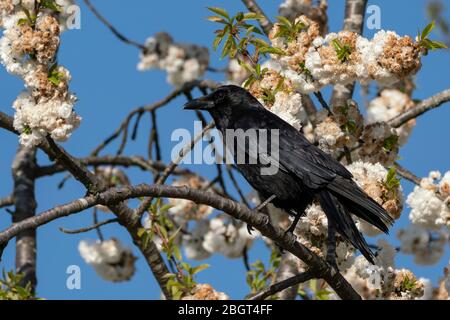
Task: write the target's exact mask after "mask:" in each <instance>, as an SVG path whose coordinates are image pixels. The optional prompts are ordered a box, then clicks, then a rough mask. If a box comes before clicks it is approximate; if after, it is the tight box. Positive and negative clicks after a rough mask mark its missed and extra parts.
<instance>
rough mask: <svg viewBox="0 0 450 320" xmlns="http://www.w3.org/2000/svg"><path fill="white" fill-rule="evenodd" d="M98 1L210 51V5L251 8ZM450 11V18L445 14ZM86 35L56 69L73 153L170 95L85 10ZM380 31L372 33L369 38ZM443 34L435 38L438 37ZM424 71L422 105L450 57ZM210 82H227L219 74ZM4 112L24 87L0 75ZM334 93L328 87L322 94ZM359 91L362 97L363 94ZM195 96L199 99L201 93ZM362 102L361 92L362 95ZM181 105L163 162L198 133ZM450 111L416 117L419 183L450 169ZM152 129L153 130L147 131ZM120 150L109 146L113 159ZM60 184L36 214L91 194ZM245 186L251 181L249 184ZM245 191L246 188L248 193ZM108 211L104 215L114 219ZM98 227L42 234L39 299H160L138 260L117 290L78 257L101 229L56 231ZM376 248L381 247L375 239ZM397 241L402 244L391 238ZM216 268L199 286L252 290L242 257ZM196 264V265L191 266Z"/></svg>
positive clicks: (391, 8)
mask: <svg viewBox="0 0 450 320" xmlns="http://www.w3.org/2000/svg"><path fill="white" fill-rule="evenodd" d="M92 2H93V4H94V5H95V6H97V8H98V9H99V10H100V11H101V12H102V13H103V14H104V15H105V16H106V17H107V18H108V19H109V20H110V21H111V22H112V23H113V24H114V25H115V26H116V27H117V28H118V29H119V30H121V31H122V32H123V33H124V34H126V35H127V36H129V37H130V38H132V39H135V40H137V41H139V42H142V43H143V42H144V41H145V39H146V38H147V37H149V36H151V35H153V34H154V33H156V32H158V31H167V32H169V33H170V34H172V36H173V37H174V38H175V40H176V41H178V42H190V43H197V44H201V45H204V46H207V47H209V48H211V45H210V44H211V43H212V40H213V38H214V34H213V31H214V30H215V26H214V25H213V24H212V23H210V22H208V21H206V20H205V16H207V15H208V12H207V10H206V9H205V7H206V6H220V7H224V8H226V9H227V10H229V11H230V12H237V11H239V10H244V9H245V8H244V7H243V6H242V4H241V2H240V1H237V0H236V1H224V0H215V1H204V0H197V1H181V0H177V1H136V0H130V1H126V5H124V3H125V2H124V1H118V0H115V1H111V0H110V1H100V0H92ZM279 2H280V1H272V0H271V1H268V0H265V1H264V0H260V5H261V6H262V7H263V8H264V10H265V11H266V13H267V14H268V15H269V16H271V17H275V16H276V15H277V4H278V3H279ZM329 2H330V8H329V17H330V30H331V31H338V30H339V29H340V28H341V25H342V18H343V15H344V1H343V0H333V1H329ZM369 2H370V4H376V5H379V6H380V7H381V14H382V28H383V29H392V30H396V31H397V32H398V33H399V34H409V35H416V34H417V28H423V27H424V26H425V25H426V24H427V23H428V22H429V21H428V20H427V17H426V14H425V3H426V2H425V1H417V0H414V1H410V0H398V1H388V0H377V1H369ZM449 13H450V11H449V12H447V13H446V15H447V16H448V15H449ZM81 14H82V21H81V29H80V30H72V31H69V32H67V33H65V34H64V35H63V38H62V46H61V50H60V55H59V63H60V64H62V65H64V66H66V67H67V68H68V69H69V70H70V71H71V73H72V77H73V81H72V83H71V89H72V90H73V91H74V92H76V94H77V95H78V97H79V99H80V101H79V103H78V104H77V107H76V109H77V112H78V113H79V114H80V115H81V116H82V117H83V122H82V125H81V127H80V128H79V129H78V130H77V131H76V132H75V133H74V134H73V136H72V138H71V139H70V141H68V142H66V143H64V147H65V148H67V150H69V151H70V152H71V153H72V154H73V155H75V156H85V155H88V154H89V152H90V151H91V150H92V149H93V148H94V147H95V146H96V145H97V144H98V143H99V142H100V141H102V139H104V138H105V137H106V136H107V135H109V134H110V133H111V132H112V131H113V130H114V129H115V128H116V127H117V126H118V125H119V124H120V122H121V121H122V119H123V118H124V117H125V116H126V115H127V114H128V112H129V111H130V110H131V109H133V108H135V107H138V106H141V105H144V104H148V103H152V102H154V101H156V100H158V99H160V98H162V97H164V96H166V95H167V94H168V93H169V92H170V91H171V90H172V88H171V87H170V85H168V84H167V83H166V82H165V74H164V73H163V72H160V71H150V72H145V73H141V72H138V71H137V70H136V64H137V63H138V55H139V52H138V51H137V49H135V48H134V47H131V46H127V45H125V44H123V43H121V42H119V41H118V40H117V39H116V38H114V37H113V35H112V34H111V33H110V32H109V31H108V30H107V29H106V28H105V27H104V26H103V25H101V24H100V23H99V22H98V21H97V20H96V19H95V18H94V17H93V15H92V14H91V13H90V12H89V11H88V9H87V8H86V7H85V6H84V5H81ZM373 33H374V31H371V30H366V31H365V34H366V35H367V36H372V34H373ZM433 36H434V37H438V34H437V33H434V34H433ZM423 64H424V65H423V68H422V70H421V72H420V74H419V75H418V78H417V90H416V91H415V94H414V98H417V99H423V98H427V97H429V96H430V95H433V94H435V93H437V92H440V91H442V90H444V89H446V88H449V87H450V79H449V78H448V71H449V64H450V55H449V54H448V52H447V53H445V52H438V53H432V54H430V55H429V56H428V57H425V58H424V60H423ZM211 65H212V66H215V67H220V66H223V65H224V62H223V61H219V59H218V55H217V54H215V53H213V54H212V57H211ZM206 77H208V78H212V79H217V80H220V78H219V76H218V75H216V74H207V75H206ZM0 82H1V84H2V88H1V89H0V110H1V111H3V112H6V113H8V114H12V108H11V104H12V102H13V101H14V100H15V98H16V96H17V95H18V94H19V92H20V91H21V90H22V89H23V83H22V82H21V80H19V79H17V78H14V77H12V76H10V75H8V74H7V73H6V72H5V71H4V69H3V68H0ZM324 93H325V94H329V90H325V91H324ZM357 93H358V92H357ZM196 94H198V93H196ZM357 96H358V95H357ZM183 103H184V98H178V99H175V100H174V101H173V102H172V103H171V104H170V105H168V106H166V107H165V108H164V109H163V110H162V111H161V112H159V121H160V122H159V123H160V124H159V128H160V131H161V132H160V134H161V138H162V150H163V155H164V159H165V160H166V161H168V160H169V157H170V150H171V147H172V146H173V145H172V143H171V141H170V134H171V132H172V130H174V129H176V128H187V129H191V130H192V129H193V120H194V116H193V114H192V113H190V112H184V111H182V110H181V106H182V104H183ZM449 119H450V108H449V107H448V106H446V107H442V108H440V109H438V110H435V111H433V112H430V113H427V114H426V115H424V116H422V117H421V118H420V119H419V120H418V126H417V127H416V129H415V130H414V132H413V134H412V136H411V138H410V140H409V143H408V144H407V145H406V146H405V147H404V148H403V149H402V150H401V153H400V155H401V160H400V163H401V164H402V165H404V166H405V167H406V168H408V169H409V170H411V171H413V172H414V173H416V174H417V175H418V176H424V175H427V174H428V172H429V171H430V170H440V171H441V172H445V171H446V170H448V169H449V167H448V158H449V156H450V150H449V148H448V143H446V142H445V141H448V138H449V135H450V128H449V126H448V121H449ZM140 130H141V131H140V132H141V135H140V138H138V139H137V140H136V141H135V142H131V143H129V145H128V146H127V149H126V154H131V155H135V154H136V155H139V154H141V155H145V153H146V143H147V142H146V141H147V140H146V134H145V133H146V132H148V130H149V126H148V121H147V120H146V122H145V125H143V126H141V129H140ZM146 130H147V131H146ZM0 146H1V149H0V150H1V151H0V197H2V196H6V195H8V194H9V193H10V192H11V190H12V179H11V170H10V167H11V162H12V160H13V158H14V155H15V150H16V148H17V137H16V136H14V135H12V134H9V133H7V132H0ZM115 148H117V145H115V146H113V147H112V148H110V149H108V151H109V152H110V153H113V152H114V151H115ZM38 160H39V163H40V164H45V163H48V159H47V158H46V157H45V156H44V155H42V153H39V157H38ZM193 169H194V170H202V173H203V174H205V175H207V176H209V177H212V176H213V175H214V172H215V171H214V168H213V167H208V166H199V167H198V168H197V167H194V168H193ZM130 177H131V179H132V181H133V183H141V182H147V183H149V182H150V181H151V180H150V176H149V175H148V174H144V173H142V171H139V170H130ZM62 178H63V175H58V176H54V177H50V178H44V179H40V180H39V181H38V182H37V185H36V195H37V202H38V212H42V211H43V210H46V209H49V208H51V207H52V206H54V205H56V204H62V203H65V202H68V201H70V200H72V199H75V198H77V197H79V196H82V195H84V192H85V191H84V190H83V188H82V187H80V185H79V184H78V183H77V182H76V181H74V180H69V181H68V183H67V184H66V186H65V188H64V189H63V190H58V188H57V184H58V182H59V181H60V180H61V179H62ZM243 184H244V185H245V183H243ZM402 185H403V188H404V191H405V194H408V193H409V192H410V191H411V190H412V187H413V186H412V185H411V184H410V183H408V182H403V183H402ZM247 190H248V188H247ZM407 216H408V209H406V210H405V211H404V213H403V215H402V217H401V219H400V220H399V221H398V222H397V223H396V225H395V227H394V229H393V230H392V232H391V234H392V235H395V233H396V230H398V228H399V227H401V226H402V225H405V223H407ZM109 217H110V216H109V215H108V214H102V217H101V218H109ZM91 222H92V215H91V214H90V211H86V212H84V213H80V214H78V215H76V216H71V217H69V218H64V219H60V220H58V221H55V222H53V223H50V224H48V225H46V226H44V227H42V228H40V229H39V230H38V266H37V270H38V271H37V272H38V281H39V283H38V289H37V290H38V295H39V296H42V297H45V298H47V299H158V298H159V295H160V294H159V289H158V286H157V284H156V282H155V280H154V279H153V276H152V274H151V273H150V270H149V269H148V267H147V265H146V264H145V262H144V259H142V257H141V256H140V255H139V252H138V251H137V250H136V249H135V248H133V250H134V252H135V254H136V255H137V256H138V257H139V260H138V261H137V273H136V275H135V276H134V277H133V279H132V280H131V281H129V282H125V283H120V284H113V283H109V282H106V281H104V280H102V279H100V278H99V277H98V276H97V275H96V274H95V272H94V271H93V269H92V268H91V267H89V266H88V265H86V264H85V263H84V262H83V261H82V259H81V258H80V256H79V254H78V250H77V246H78V243H79V241H80V240H82V239H95V237H96V234H95V232H90V233H86V234H82V235H66V234H62V233H61V232H60V231H59V230H58V227H61V226H62V227H65V228H79V227H83V226H87V225H89V224H91ZM9 224H10V217H9V214H8V213H7V212H6V211H5V210H0V228H1V229H4V228H6V227H7V226H8V225H9ZM103 231H104V233H105V236H106V237H112V236H115V237H118V238H120V239H121V240H122V241H123V242H124V243H126V244H127V245H130V246H132V243H131V240H130V238H129V236H128V234H127V233H126V232H125V231H124V230H122V228H121V227H119V226H116V225H109V226H106V227H104V228H103ZM370 241H371V242H374V240H373V239H372V240H370ZM394 242H395V243H397V242H396V240H395V239H394ZM13 249H14V242H13V241H11V243H10V244H9V245H8V247H7V249H6V250H5V252H4V255H3V260H2V262H1V264H0V268H5V269H7V270H10V269H13V268H14V250H13ZM249 255H250V260H251V261H255V260H257V259H262V260H267V258H268V257H267V256H268V252H267V250H266V249H265V246H264V244H263V243H262V241H258V242H257V243H256V244H255V245H254V247H253V248H252V249H251V251H250V253H249ZM448 260H449V250H448V248H447V252H446V255H445V256H444V258H443V259H441V261H440V262H439V263H438V264H436V265H434V266H431V267H421V266H415V265H414V264H413V263H412V257H411V256H404V255H399V256H398V259H397V265H398V266H402V267H406V268H410V269H412V270H413V271H414V272H415V273H416V274H417V275H418V276H423V277H429V278H431V279H432V280H433V281H436V280H437V279H438V278H439V277H440V276H441V274H442V268H443V267H444V266H445V265H446V263H447V262H448ZM206 263H209V264H210V265H211V267H210V268H209V269H207V270H205V271H203V272H202V273H201V274H200V275H199V277H198V281H199V282H208V283H211V284H212V285H213V286H214V287H215V288H216V289H217V290H220V291H224V292H226V293H228V294H229V295H230V296H231V297H233V298H242V297H243V296H245V295H246V294H247V293H248V288H247V285H246V283H245V270H244V266H243V263H242V261H241V260H239V259H238V260H229V259H226V258H224V257H222V256H217V255H216V256H214V257H212V258H210V259H208V260H206ZM194 264H195V262H194ZM69 265H79V266H80V268H81V272H82V280H81V285H82V288H81V290H68V289H67V288H66V278H67V274H66V268H67V267H68V266H69Z"/></svg>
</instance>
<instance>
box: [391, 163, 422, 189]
mask: <svg viewBox="0 0 450 320" xmlns="http://www.w3.org/2000/svg"><path fill="white" fill-rule="evenodd" d="M395 168H396V169H397V173H398V174H399V175H400V176H402V177H403V178H405V179H406V180H409V181H411V182H412V183H414V184H416V185H420V181H421V180H422V179H420V178H419V177H417V176H416V175H415V174H414V173H412V172H411V171H409V170H407V169H405V168H403V167H402V166H401V165H400V164H398V163H397V162H396V163H395Z"/></svg>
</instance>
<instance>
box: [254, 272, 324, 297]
mask: <svg viewBox="0 0 450 320" xmlns="http://www.w3.org/2000/svg"><path fill="white" fill-rule="evenodd" d="M313 278H315V275H314V272H312V271H309V270H308V271H305V272H303V273H301V274H298V275H296V276H294V277H292V278H289V279H286V280H283V281H280V282H277V283H274V284H273V285H271V286H269V287H267V288H266V289H264V290H262V291H260V292H258V293H257V294H255V295H253V296H251V297H250V298H249V300H264V299H266V298H268V297H270V296H271V295H274V294H276V293H278V292H280V291H282V290H284V289H287V288H289V287H292V286H295V285H297V284H299V283H302V282H306V281H308V280H311V279H313Z"/></svg>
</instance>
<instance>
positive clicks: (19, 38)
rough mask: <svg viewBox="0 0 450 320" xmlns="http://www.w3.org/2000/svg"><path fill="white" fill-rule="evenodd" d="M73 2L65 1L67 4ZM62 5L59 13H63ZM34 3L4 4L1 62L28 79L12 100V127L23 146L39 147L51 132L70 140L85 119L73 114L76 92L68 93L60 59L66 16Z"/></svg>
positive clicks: (58, 138)
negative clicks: (36, 5) (36, 9)
mask: <svg viewBox="0 0 450 320" xmlns="http://www.w3.org/2000/svg"><path fill="white" fill-rule="evenodd" d="M71 4H72V2H71V1H63V2H62V5H63V6H64V7H66V6H69V5H71ZM64 7H61V12H64ZM34 10H35V2H34V1H22V2H21V5H15V4H14V2H12V1H6V2H2V6H1V7H0V23H1V27H2V28H3V29H4V31H3V36H2V38H1V39H0V61H1V63H2V64H3V65H4V66H5V68H6V70H7V71H8V72H9V73H11V74H13V75H16V76H18V77H20V78H21V79H23V80H24V82H25V87H26V89H27V90H26V91H24V92H23V93H22V94H20V95H19V97H18V98H17V100H16V101H15V102H14V104H13V107H14V109H15V111H16V112H15V115H14V128H15V129H16V130H18V131H19V132H20V133H21V135H20V141H21V143H22V144H23V145H27V146H35V145H38V144H39V143H40V142H41V141H42V140H43V139H44V138H46V137H47V136H48V135H49V136H50V137H51V138H53V139H55V140H56V141H65V140H67V139H68V138H69V137H70V135H71V133H72V132H73V131H74V130H75V129H76V128H77V127H78V126H79V124H80V121H81V118H80V117H79V116H78V115H77V114H76V113H75V112H74V105H75V103H76V101H77V99H76V96H75V95H74V94H73V93H71V92H70V91H69V88H68V84H69V81H70V80H71V76H70V73H69V71H68V70H67V69H65V68H64V67H62V66H59V65H57V63H56V54H57V51H58V49H59V45H60V35H61V32H62V31H63V30H64V28H65V22H64V17H66V18H67V16H64V14H59V13H57V12H54V11H52V10H51V9H45V8H40V9H39V10H38V12H35V15H36V17H35V18H33V17H34V16H31V15H30V12H34Z"/></svg>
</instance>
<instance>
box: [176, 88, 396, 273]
mask: <svg viewBox="0 0 450 320" xmlns="http://www.w3.org/2000/svg"><path fill="white" fill-rule="evenodd" d="M184 108H185V109H188V110H206V111H208V112H209V113H210V114H211V116H212V117H213V119H214V121H215V124H216V127H217V128H218V129H219V130H220V131H221V132H222V135H223V137H224V138H223V139H224V143H225V146H226V148H227V149H228V150H229V151H230V152H231V154H232V155H233V156H234V161H235V163H236V166H237V168H238V170H239V171H240V172H241V173H242V175H243V176H244V177H245V178H246V179H247V181H248V182H249V183H250V185H252V187H253V188H255V189H256V190H257V191H258V192H259V194H260V195H261V196H262V197H265V198H266V199H268V198H272V199H273V200H272V203H273V205H275V206H276V207H279V208H281V209H283V210H285V211H287V212H289V213H291V214H292V215H294V217H295V218H294V221H293V223H292V225H291V226H290V227H289V229H288V231H289V232H293V231H294V229H295V226H296V224H297V223H298V221H299V218H300V217H301V216H302V215H303V214H304V213H305V209H306V208H307V207H308V206H309V205H310V204H312V203H313V202H314V201H317V202H318V203H319V204H320V206H321V207H322V209H323V211H324V212H325V214H326V216H327V219H328V240H327V245H328V251H327V261H328V262H329V263H330V264H332V265H334V266H336V253H335V245H336V244H335V235H336V232H337V233H339V234H340V235H341V236H342V237H343V238H344V239H345V240H347V241H349V242H350V243H351V244H352V245H353V246H354V247H356V248H357V249H358V250H360V251H361V253H362V254H363V255H364V257H365V258H366V259H367V260H368V261H370V262H371V263H372V264H373V263H374V254H373V253H372V251H371V250H370V248H369V246H368V245H367V243H366V241H365V239H364V237H363V236H362V235H361V233H360V232H359V230H358V229H357V227H356V224H355V222H354V220H353V218H352V214H353V215H355V216H357V217H359V218H361V219H362V220H364V221H367V222H368V223H370V224H372V225H373V226H375V227H377V228H378V229H380V230H381V231H383V232H385V233H387V232H388V227H389V226H390V225H392V224H393V219H392V218H391V216H390V215H389V214H388V213H387V212H386V211H385V210H384V209H383V208H382V207H381V206H380V205H379V204H378V203H377V202H375V201H374V200H373V199H372V198H370V197H369V196H368V195H367V194H366V193H365V192H364V191H363V190H362V189H361V188H360V187H359V186H358V185H357V184H356V183H355V182H354V181H353V180H352V174H351V173H350V172H349V171H347V169H346V168H345V167H344V166H343V165H342V164H341V163H339V162H338V161H337V160H335V159H333V158H332V157H331V156H330V155H328V154H326V153H324V152H323V151H322V150H320V149H319V148H317V147H316V146H314V145H312V144H311V143H310V142H309V141H308V140H307V139H306V138H305V137H304V136H303V134H302V133H301V132H299V131H298V130H297V129H295V128H294V127H292V126H291V125H290V124H288V123H287V122H285V121H284V120H282V119H281V118H279V117H278V116H277V115H275V114H273V113H272V112H270V111H268V110H267V109H265V108H264V107H263V106H262V105H261V104H260V103H259V101H258V100H257V99H256V98H254V97H253V96H252V95H251V94H250V93H249V92H247V91H246V90H245V89H243V88H241V87H237V86H232V85H229V86H222V87H220V88H218V89H216V90H215V91H214V92H212V93H211V94H209V95H206V96H203V97H201V98H199V99H195V100H192V101H190V102H188V103H187V104H186V105H185V107H184ZM249 130H256V131H257V132H259V133H258V138H261V137H265V138H267V137H269V136H270V141H262V140H261V139H258V140H256V141H247V143H246V141H245V139H239V135H247V133H248V131H249ZM236 132H239V134H236ZM264 132H265V133H264ZM267 132H276V133H277V134H275V135H272V134H268V133H267ZM230 133H234V134H235V137H236V138H237V139H238V142H237V143H231V142H230V139H228V137H227V135H228V136H229V135H230ZM262 133H264V134H262ZM230 143H231V144H232V145H230ZM262 144H264V145H262ZM267 145H270V148H271V150H268V147H267ZM275 149H276V150H275ZM239 151H241V152H242V151H244V153H245V156H246V158H245V161H242V160H243V159H242V158H239ZM269 153H270V155H269ZM274 155H275V156H274ZM252 160H253V161H252ZM255 160H256V161H255ZM274 164H275V165H276V170H272V171H270V170H269V171H267V167H268V166H273V165H274ZM264 169H266V172H264Z"/></svg>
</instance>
